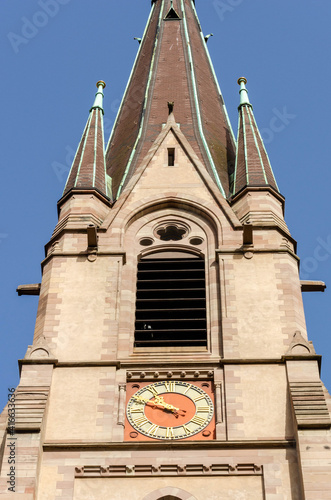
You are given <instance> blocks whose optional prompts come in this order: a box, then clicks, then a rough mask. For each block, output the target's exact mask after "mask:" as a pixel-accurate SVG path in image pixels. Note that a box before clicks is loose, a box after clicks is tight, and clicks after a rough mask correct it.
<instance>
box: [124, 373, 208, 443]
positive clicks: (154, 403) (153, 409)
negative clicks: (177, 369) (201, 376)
mask: <svg viewBox="0 0 331 500" xmlns="http://www.w3.org/2000/svg"><path fill="white" fill-rule="evenodd" d="M199 385H203V384H202V383H200V384H199ZM204 385H205V386H206V387H208V388H210V385H211V384H210V383H205V384H204ZM132 389H133V391H134V390H135V392H133V391H130V392H131V393H132V392H133V393H132V394H129V401H128V403H127V410H126V415H127V419H128V422H129V423H130V425H131V426H132V427H133V429H135V430H136V431H137V432H135V433H134V432H133V433H132V432H131V433H130V434H129V435H130V437H131V438H132V437H136V436H135V434H136V435H138V434H137V433H139V434H140V435H143V436H146V438H150V439H162V440H176V439H187V438H190V437H192V436H196V435H197V434H199V433H200V434H202V435H203V436H206V437H208V436H211V431H210V430H209V429H208V430H207V427H210V424H211V422H212V420H213V416H214V405H213V402H212V399H211V397H210V396H209V395H208V394H207V392H206V391H205V390H204V389H203V388H202V387H199V386H198V385H195V384H194V383H189V382H182V381H177V380H168V381H160V382H155V383H153V384H145V385H143V386H142V384H140V385H138V384H133V385H132ZM137 389H138V390H137ZM209 392H210V389H209ZM211 438H212V436H211Z"/></svg>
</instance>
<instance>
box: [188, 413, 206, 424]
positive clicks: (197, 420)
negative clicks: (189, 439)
mask: <svg viewBox="0 0 331 500" xmlns="http://www.w3.org/2000/svg"><path fill="white" fill-rule="evenodd" d="M191 422H192V423H193V424H197V425H199V426H200V425H203V424H204V423H205V422H206V419H205V418H201V417H198V415H195V416H194V417H193V418H192V420H191Z"/></svg>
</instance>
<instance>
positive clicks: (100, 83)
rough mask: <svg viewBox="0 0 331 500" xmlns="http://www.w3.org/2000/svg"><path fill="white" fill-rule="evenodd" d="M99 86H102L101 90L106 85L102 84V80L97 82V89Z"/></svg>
mask: <svg viewBox="0 0 331 500" xmlns="http://www.w3.org/2000/svg"><path fill="white" fill-rule="evenodd" d="M99 85H102V86H103V88H105V87H106V84H105V82H104V81H103V80H99V81H98V82H97V88H99Z"/></svg>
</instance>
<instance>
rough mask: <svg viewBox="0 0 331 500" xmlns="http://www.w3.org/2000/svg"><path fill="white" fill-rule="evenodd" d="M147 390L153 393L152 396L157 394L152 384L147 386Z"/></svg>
mask: <svg viewBox="0 0 331 500" xmlns="http://www.w3.org/2000/svg"><path fill="white" fill-rule="evenodd" d="M148 390H149V391H151V393H152V394H153V395H154V396H158V395H159V393H158V392H157V390H156V389H155V387H154V386H153V385H151V386H149V387H148Z"/></svg>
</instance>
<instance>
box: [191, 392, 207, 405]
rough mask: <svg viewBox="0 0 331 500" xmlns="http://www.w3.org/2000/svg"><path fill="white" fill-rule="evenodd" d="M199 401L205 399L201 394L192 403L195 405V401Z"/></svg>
mask: <svg viewBox="0 0 331 500" xmlns="http://www.w3.org/2000/svg"><path fill="white" fill-rule="evenodd" d="M201 399H205V396H204V395H203V394H201V396H198V397H197V398H194V399H193V401H194V402H195V403H196V402H197V401H201Z"/></svg>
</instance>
